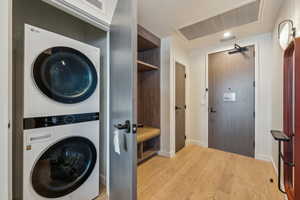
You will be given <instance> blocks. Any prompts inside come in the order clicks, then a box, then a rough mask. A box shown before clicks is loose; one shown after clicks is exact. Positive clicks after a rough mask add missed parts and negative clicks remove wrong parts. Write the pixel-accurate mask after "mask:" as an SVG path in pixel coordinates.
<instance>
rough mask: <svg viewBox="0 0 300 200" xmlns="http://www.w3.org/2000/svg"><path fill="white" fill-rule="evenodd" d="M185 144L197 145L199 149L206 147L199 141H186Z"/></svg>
mask: <svg viewBox="0 0 300 200" xmlns="http://www.w3.org/2000/svg"><path fill="white" fill-rule="evenodd" d="M186 144H187V145H188V144H194V145H198V146H200V147H208V146H207V145H206V144H205V143H204V142H201V141H200V140H192V139H187V140H186Z"/></svg>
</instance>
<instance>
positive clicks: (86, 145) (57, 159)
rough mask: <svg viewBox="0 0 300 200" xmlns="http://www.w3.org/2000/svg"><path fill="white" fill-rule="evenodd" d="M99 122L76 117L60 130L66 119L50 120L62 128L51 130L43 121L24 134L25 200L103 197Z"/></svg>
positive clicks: (69, 199) (52, 128) (94, 116)
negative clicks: (100, 184)
mask: <svg viewBox="0 0 300 200" xmlns="http://www.w3.org/2000/svg"><path fill="white" fill-rule="evenodd" d="M67 117H69V116H67ZM98 118H99V116H98V115H96V114H94V115H93V114H84V115H74V116H73V122H72V123H70V124H68V125H63V126H60V125H61V123H62V124H64V122H63V121H64V119H63V117H56V119H54V118H53V117H48V118H47V119H48V121H50V120H52V121H55V122H56V125H58V126H56V125H52V126H51V127H47V125H45V123H43V122H44V121H45V120H43V119H39V120H40V121H38V119H35V120H36V121H35V123H31V126H32V127H31V129H26V130H25V131H24V153H23V156H24V160H23V163H24V166H23V199H24V200H49V199H54V200H92V199H94V198H95V197H97V196H98V195H99V157H98V155H99V121H98ZM81 121H87V122H81ZM34 127H35V128H34ZM28 128H30V127H28Z"/></svg>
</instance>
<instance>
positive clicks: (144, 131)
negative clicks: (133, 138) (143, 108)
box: [137, 126, 160, 143]
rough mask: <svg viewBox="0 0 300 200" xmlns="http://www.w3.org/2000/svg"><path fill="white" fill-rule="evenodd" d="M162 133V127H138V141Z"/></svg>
mask: <svg viewBox="0 0 300 200" xmlns="http://www.w3.org/2000/svg"><path fill="white" fill-rule="evenodd" d="M159 135H160V129H158V128H152V127H149V126H145V127H143V128H138V131H137V142H138V143H141V142H144V141H147V140H150V139H152V138H155V137H157V136H159Z"/></svg>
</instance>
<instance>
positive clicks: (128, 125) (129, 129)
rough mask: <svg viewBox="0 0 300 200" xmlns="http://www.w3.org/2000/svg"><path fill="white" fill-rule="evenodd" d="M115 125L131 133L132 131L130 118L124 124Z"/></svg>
mask: <svg viewBox="0 0 300 200" xmlns="http://www.w3.org/2000/svg"><path fill="white" fill-rule="evenodd" d="M114 127H115V128H116V129H119V130H126V133H130V131H131V128H130V121H129V120H126V121H125V123H124V124H117V125H114Z"/></svg>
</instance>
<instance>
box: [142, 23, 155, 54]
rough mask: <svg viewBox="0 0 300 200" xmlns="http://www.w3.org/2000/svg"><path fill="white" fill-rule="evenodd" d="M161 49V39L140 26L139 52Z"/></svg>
mask: <svg viewBox="0 0 300 200" xmlns="http://www.w3.org/2000/svg"><path fill="white" fill-rule="evenodd" d="M157 47H160V38H159V37H157V36H155V35H154V34H153V33H151V32H149V31H148V30H146V29H145V28H143V27H142V26H140V25H138V51H146V50H149V49H153V48H157Z"/></svg>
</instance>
